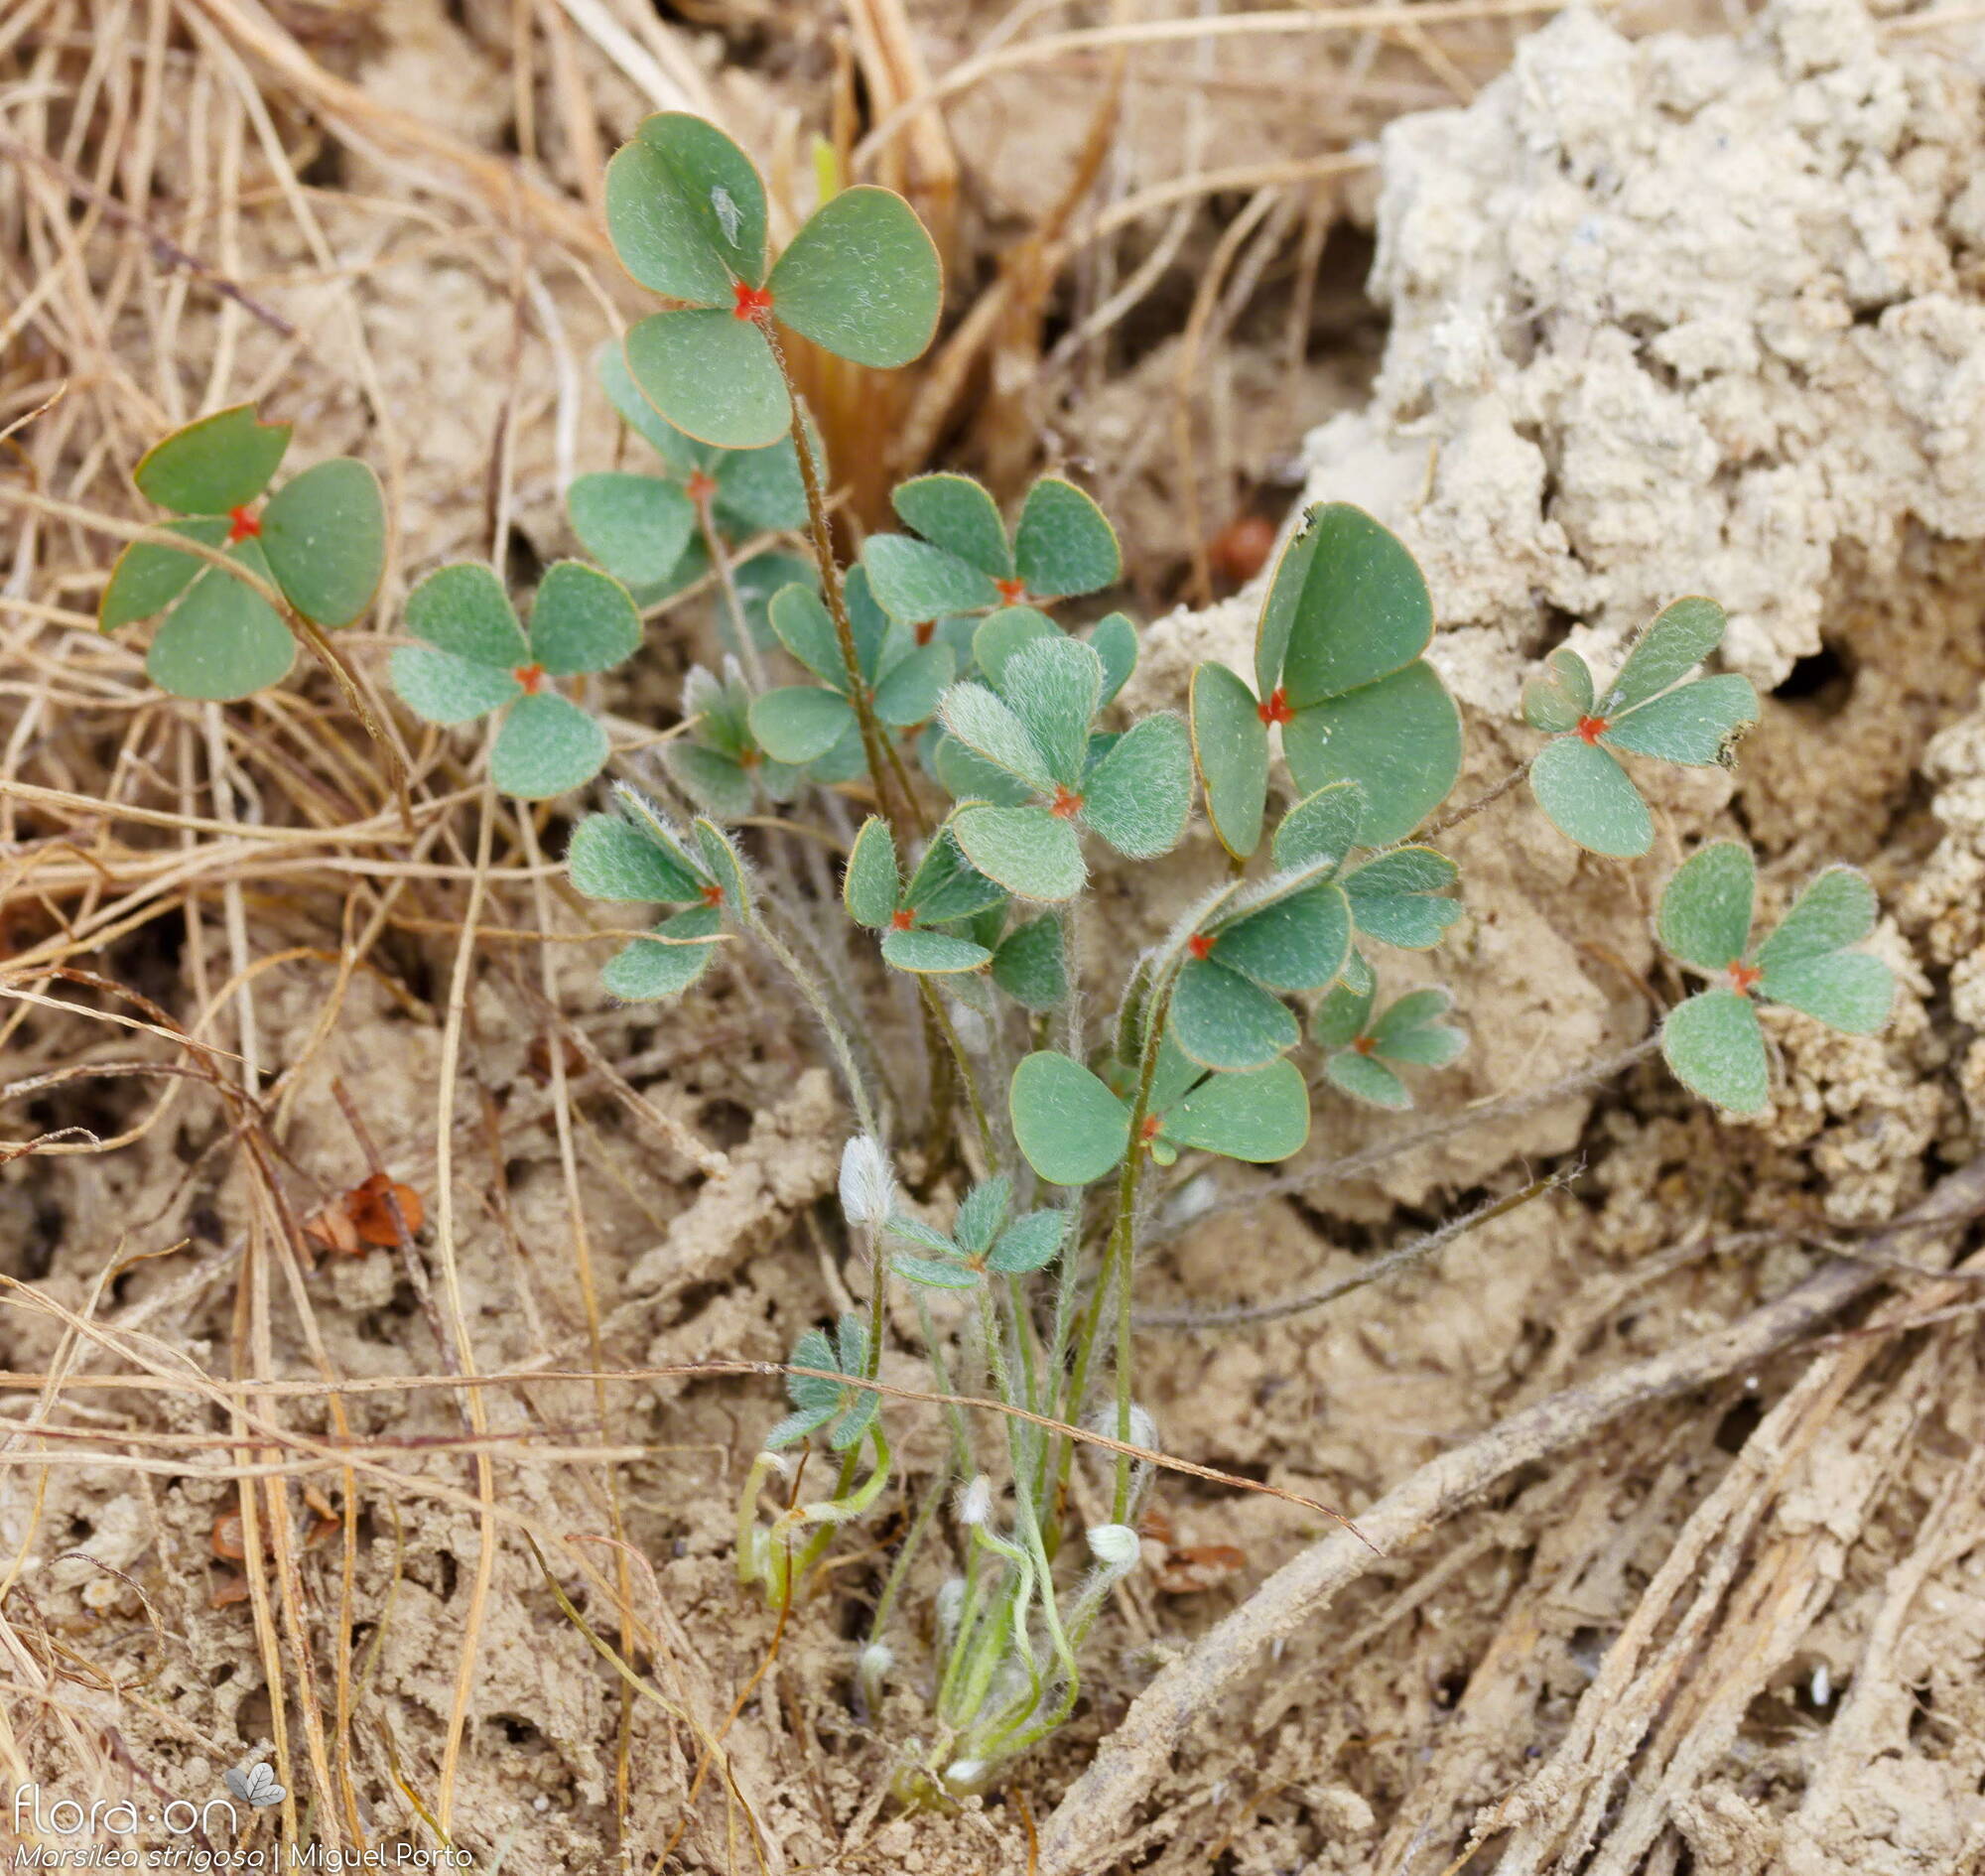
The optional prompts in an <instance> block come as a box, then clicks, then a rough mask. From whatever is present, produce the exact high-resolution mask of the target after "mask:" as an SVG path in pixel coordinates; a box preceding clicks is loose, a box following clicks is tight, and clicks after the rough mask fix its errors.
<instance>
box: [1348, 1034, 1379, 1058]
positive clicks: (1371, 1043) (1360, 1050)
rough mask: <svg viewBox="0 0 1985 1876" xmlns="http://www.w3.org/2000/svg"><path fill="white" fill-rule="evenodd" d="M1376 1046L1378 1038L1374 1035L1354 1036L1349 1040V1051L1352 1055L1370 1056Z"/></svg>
mask: <svg viewBox="0 0 1985 1876" xmlns="http://www.w3.org/2000/svg"><path fill="white" fill-rule="evenodd" d="M1378 1046H1379V1038H1378V1037H1377V1036H1376V1035H1355V1036H1353V1037H1352V1038H1351V1051H1352V1053H1353V1054H1354V1055H1370V1054H1371V1053H1372V1051H1373V1050H1374V1049H1376V1048H1377V1047H1378Z"/></svg>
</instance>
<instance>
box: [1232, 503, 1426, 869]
mask: <svg viewBox="0 0 1985 1876" xmlns="http://www.w3.org/2000/svg"><path fill="white" fill-rule="evenodd" d="M1432 635H1433V607H1432V603H1431V601H1430V600H1429V598H1428V595H1427V590H1426V581H1425V580H1424V579H1423V578H1422V577H1421V574H1420V570H1419V568H1418V566H1417V565H1416V564H1415V562H1414V561H1413V558H1412V556H1411V555H1410V554H1409V553H1407V552H1406V550H1405V548H1404V546H1403V545H1402V544H1401V543H1400V542H1399V541H1398V539H1397V538H1396V537H1395V536H1393V535H1392V534H1391V533H1389V531H1388V530H1387V529H1385V528H1383V527H1381V526H1380V524H1379V523H1378V522H1377V521H1375V520H1373V518H1372V517H1371V516H1370V515H1368V514H1366V513H1365V512H1364V511H1363V510H1362V509H1358V508H1354V507H1351V506H1349V505H1348V504H1346V503H1343V502H1332V503H1328V504H1323V505H1319V506H1318V507H1315V508H1313V509H1311V510H1310V512H1309V515H1308V517H1307V519H1306V520H1305V522H1304V524H1303V526H1302V527H1301V528H1300V529H1299V530H1298V531H1297V533H1296V534H1295V536H1294V538H1293V539H1291V541H1290V542H1289V544H1288V546H1287V547H1286V548H1284V549H1283V552H1282V557H1281V560H1280V561H1279V562H1278V563H1277V565H1276V568H1275V574H1274V578H1273V580H1272V582H1271V583H1270V585H1269V589H1268V595H1267V598H1266V600H1265V601H1264V602H1263V604H1262V608H1261V617H1260V623H1259V626H1258V628H1257V633H1256V641H1255V672H1256V680H1257V684H1258V686H1259V689H1260V695H1261V697H1262V699H1263V703H1262V709H1263V711H1264V712H1265V715H1266V718H1267V720H1268V721H1269V722H1272V723H1279V724H1280V725H1281V726H1282V753H1283V755H1284V756H1285V757H1286V758H1287V761H1288V764H1289V772H1290V774H1291V775H1293V776H1294V777H1295V781H1296V786H1297V787H1298V788H1299V789H1301V790H1302V792H1303V793H1305V794H1314V793H1315V792H1316V790H1318V789H1319V788H1322V787H1325V786H1327V785H1328V784H1330V783H1331V782H1336V781H1355V782H1357V783H1359V785H1360V786H1361V787H1362V788H1363V789H1364V791H1365V821H1364V825H1363V828H1362V830H1361V833H1360V840H1361V841H1362V843H1363V844H1364V845H1366V846H1381V845H1383V844H1385V843H1386V842H1388V841H1393V840H1397V839H1398V838H1400V837H1401V836H1402V835H1404V834H1407V833H1409V832H1410V831H1411V830H1412V829H1413V828H1414V827H1416V826H1417V825H1418V824H1419V823H1420V821H1421V820H1422V819H1424V818H1425V816H1426V814H1427V812H1428V811H1429V810H1430V809H1431V808H1433V807H1434V806H1435V805H1436V804H1437V803H1438V802H1439V801H1440V800H1441V798H1442V797H1443V796H1444V795H1445V794H1446V793H1447V791H1448V790H1449V789H1450V788H1451V787H1453V785H1454V778H1455V776H1456V775H1457V774H1458V773H1459V772H1460V768H1461V719H1460V714H1459V713H1458V712H1457V711H1456V709H1455V706H1454V700H1453V699H1452V698H1451V697H1449V696H1448V694H1447V692H1446V690H1445V689H1444V687H1443V686H1442V684H1441V682H1440V679H1439V677H1438V676H1437V675H1436V674H1435V672H1434V670H1433V667H1432V666H1431V665H1429V664H1428V663H1427V662H1426V661H1425V659H1424V658H1423V657H1421V655H1420V654H1421V653H1422V652H1423V651H1424V650H1425V649H1426V646H1427V644H1428V642H1429V641H1430V640H1431V638H1432Z"/></svg>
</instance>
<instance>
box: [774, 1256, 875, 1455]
mask: <svg viewBox="0 0 1985 1876" xmlns="http://www.w3.org/2000/svg"><path fill="white" fill-rule="evenodd" d="M892 1222H893V1221H892ZM869 1355H870V1349H869V1344H868V1331H867V1328H866V1325H864V1324H863V1322H862V1321H861V1318H860V1316H858V1315H855V1314H854V1313H852V1312H851V1313H849V1314H847V1315H844V1316H843V1317H842V1318H841V1320H840V1321H839V1322H838V1323H837V1324H836V1325H835V1333H834V1336H833V1338H832V1339H831V1340H830V1338H829V1337H828V1336H827V1334H826V1333H825V1332H824V1331H822V1330H820V1329H809V1330H808V1331H807V1332H806V1334H804V1335H803V1336H801V1337H800V1339H799V1340H798V1342H796V1343H795V1344H794V1345H793V1358H792V1363H791V1366H793V1367H794V1368H809V1369H813V1370H815V1371H817V1372H815V1373H813V1374H810V1375H788V1376H787V1377H786V1398H787V1399H788V1400H789V1401H790V1402H791V1403H792V1404H793V1409H794V1410H793V1411H792V1412H791V1413H789V1414H788V1415H787V1416H786V1417H785V1418H784V1419H783V1420H781V1421H780V1422H779V1423H778V1425H777V1426H775V1427H773V1428H772V1430H771V1431H770V1432H769V1433H767V1434H766V1435H765V1438H764V1442H763V1444H764V1447H765V1450H766V1451H767V1452H777V1451H778V1450H779V1449H780V1448H781V1447H785V1446H790V1445H793V1444H795V1443H796V1442H797V1441H799V1440H802V1439H805V1438H806V1437H807V1436H808V1435H809V1434H811V1433H816V1432H818V1431H820V1429H821V1428H822V1427H831V1428H832V1430H831V1431H830V1432H829V1434H828V1444H829V1445H830V1446H831V1447H832V1448H833V1449H834V1450H835V1451H836V1452H846V1451H847V1450H848V1449H849V1448H850V1447H852V1446H855V1445H858V1444H859V1443H860V1441H861V1440H862V1439H863V1438H864V1437H865V1436H866V1434H867V1431H868V1428H869V1427H870V1426H871V1425H872V1424H873V1423H874V1419H875V1414H876V1411H877V1409H878V1407H880V1404H881V1397H880V1396H879V1395H877V1394H876V1393H875V1391H874V1390H873V1389H872V1388H864V1387H855V1386H852V1385H850V1384H851V1383H854V1382H859V1381H860V1380H862V1379H863V1378H864V1377H865V1376H866V1374H867V1372H868V1367H869ZM844 1376H845V1377H846V1379H845V1380H843V1379H839V1377H844Z"/></svg>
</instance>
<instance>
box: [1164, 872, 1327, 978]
mask: <svg viewBox="0 0 1985 1876" xmlns="http://www.w3.org/2000/svg"><path fill="white" fill-rule="evenodd" d="M1354 909H1355V908H1354V905H1353V903H1352V901H1351V900H1350V899H1349V898H1348V896H1347V892H1346V888H1345V887H1344V886H1341V885H1339V884H1337V883H1336V882H1335V881H1332V880H1330V879H1319V880H1317V881H1316V882H1315V883H1313V884H1298V885H1297V886H1296V889H1294V890H1288V891H1277V892H1275V893H1274V894H1273V895H1272V896H1270V897H1268V898H1267V900H1266V902H1265V903H1259V902H1257V903H1254V904H1252V905H1249V906H1246V907H1243V908H1241V909H1240V910H1239V911H1238V912H1237V913H1235V914H1232V915H1229V916H1227V917H1225V918H1223V920H1222V921H1221V922H1220V924H1219V926H1218V929H1217V933H1216V935H1214V936H1213V937H1212V938H1211V939H1210V941H1209V940H1207V939H1204V938H1202V939H1200V940H1198V941H1196V942H1194V943H1193V945H1192V947H1191V949H1192V950H1193V952H1194V954H1195V955H1204V956H1207V957H1210V958H1211V959H1213V960H1214V961H1215V962H1216V963H1219V964H1222V965H1225V966H1226V967H1227V968H1228V969H1229V970H1231V971H1239V972H1241V973H1242V974H1243V975H1244V976H1246V977H1248V978H1250V979H1252V980H1253V981H1254V982H1256V983H1257V984H1260V985H1263V986H1265V987H1266V988H1268V989H1271V990H1278V991H1308V990H1322V989H1323V988H1324V987H1325V986H1326V985H1329V984H1331V983H1333V982H1335V980H1336V978H1337V976H1338V974H1339V972H1341V971H1342V970H1343V969H1344V962H1345V958H1346V956H1347V955H1348V954H1349V952H1350V949H1351V921H1352V917H1353V913H1354ZM1202 945H1203V946H1204V947H1205V949H1204V951H1203V952H1202V949H1201V947H1202Z"/></svg>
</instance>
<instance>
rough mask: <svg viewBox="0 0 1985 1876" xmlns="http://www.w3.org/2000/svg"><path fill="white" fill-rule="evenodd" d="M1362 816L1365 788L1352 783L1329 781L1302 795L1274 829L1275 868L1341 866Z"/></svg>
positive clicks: (1355, 841) (1285, 869)
mask: <svg viewBox="0 0 1985 1876" xmlns="http://www.w3.org/2000/svg"><path fill="white" fill-rule="evenodd" d="M1364 818H1365V791H1364V790H1363V789H1362V788H1360V787H1359V785H1358V784H1357V783H1356V782H1349V781H1344V782H1332V783H1331V784H1330V786H1329V787H1327V788H1319V789H1318V790H1317V791H1316V793H1315V794H1313V795H1305V796H1304V797H1303V798H1302V799H1301V800H1300V801H1298V802H1297V803H1296V804H1295V805H1294V806H1293V807H1291V808H1290V809H1289V811H1288V813H1286V814H1285V815H1283V816H1282V820H1281V825H1280V826H1279V827H1277V828H1276V829H1275V838H1274V843H1273V846H1272V850H1271V851H1272V854H1273V858H1274V862H1275V867H1276V870H1277V871H1297V870H1306V869H1309V868H1314V867H1326V868H1330V869H1332V870H1334V869H1336V868H1338V867H1340V866H1342V865H1343V864H1344V860H1345V857H1346V855H1348V854H1349V853H1350V852H1351V849H1352V848H1353V847H1354V846H1355V845H1356V844H1357V840H1358V826H1359V823H1360V822H1361V821H1362V820H1363V819H1364Z"/></svg>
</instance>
